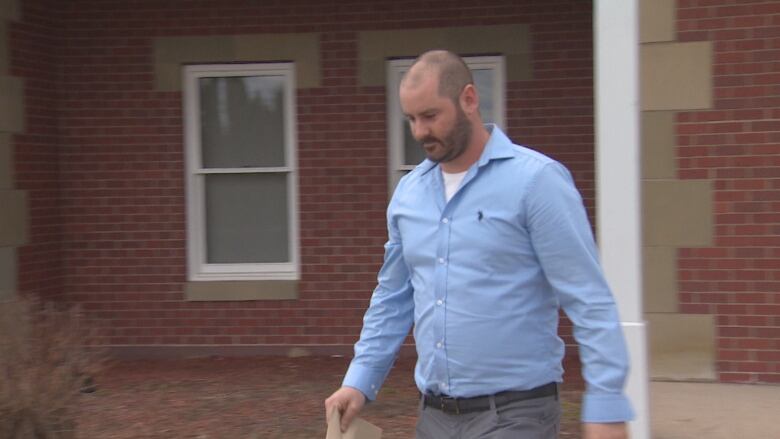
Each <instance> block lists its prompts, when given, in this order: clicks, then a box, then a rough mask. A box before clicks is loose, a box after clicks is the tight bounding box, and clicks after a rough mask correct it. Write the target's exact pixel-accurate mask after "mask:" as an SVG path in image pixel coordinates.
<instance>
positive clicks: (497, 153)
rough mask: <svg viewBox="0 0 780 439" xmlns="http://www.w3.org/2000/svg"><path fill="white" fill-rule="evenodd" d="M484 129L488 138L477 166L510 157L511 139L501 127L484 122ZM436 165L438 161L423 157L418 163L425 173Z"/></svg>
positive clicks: (511, 152)
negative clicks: (488, 134) (488, 135)
mask: <svg viewBox="0 0 780 439" xmlns="http://www.w3.org/2000/svg"><path fill="white" fill-rule="evenodd" d="M485 129H487V130H488V133H490V138H488V141H487V143H486V144H485V149H484V150H483V151H482V155H481V156H480V157H479V160H477V166H479V167H482V166H485V165H486V164H488V162H490V161H491V160H494V159H505V158H510V157H512V156H513V154H514V150H513V148H512V141H511V140H509V137H507V136H506V134H504V132H503V131H501V129H500V128H499V127H498V126H497V125H495V124H492V123H487V124H485ZM437 165H438V163H435V162H432V161H430V160H428V159H425V160H424V161H423V162H422V163H420V168H421V171H422V173H423V174H426V173H427V172H428V171H430V170H431V169H433V168H435V167H436V166H437Z"/></svg>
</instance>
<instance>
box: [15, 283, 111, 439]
mask: <svg viewBox="0 0 780 439" xmlns="http://www.w3.org/2000/svg"><path fill="white" fill-rule="evenodd" d="M86 340H87V332H86V329H85V326H84V325H83V319H82V318H81V315H80V313H79V311H78V310H77V309H76V308H71V309H57V308H56V307H55V306H54V305H53V304H51V303H43V302H41V301H39V300H34V299H22V298H19V299H13V300H9V301H2V302H0V438H2V439H6V438H8V439H62V438H69V439H70V438H73V437H75V433H74V431H75V421H76V409H77V407H78V401H77V399H78V397H79V395H80V392H81V391H83V390H84V389H83V386H84V385H85V382H87V381H89V380H90V379H91V376H92V375H93V374H95V373H96V372H97V371H98V369H100V367H101V365H102V364H103V363H104V359H105V356H104V355H103V354H102V353H101V352H100V351H98V350H95V349H92V348H90V347H89V346H88V345H87V343H86Z"/></svg>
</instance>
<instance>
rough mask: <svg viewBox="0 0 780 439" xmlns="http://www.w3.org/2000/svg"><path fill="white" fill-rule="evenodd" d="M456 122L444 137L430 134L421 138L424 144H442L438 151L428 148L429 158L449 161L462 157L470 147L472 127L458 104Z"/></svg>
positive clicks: (427, 154) (434, 160)
mask: <svg viewBox="0 0 780 439" xmlns="http://www.w3.org/2000/svg"><path fill="white" fill-rule="evenodd" d="M455 108H456V116H455V123H454V124H453V126H452V129H451V130H450V132H449V133H447V134H446V135H445V136H444V138H443V139H439V138H438V137H434V136H428V137H425V138H423V139H421V141H420V143H422V144H423V145H426V144H432V143H438V144H439V145H440V146H441V151H440V152H437V151H436V149H434V150H431V151H429V150H428V149H426V151H425V155H426V156H427V157H428V160H430V161H432V162H434V163H447V162H450V161H452V160H455V159H456V158H458V157H460V156H461V155H462V154H463V153H464V152H465V151H466V149H468V146H469V143H470V142H471V133H472V127H471V123H470V122H469V120H468V118H467V117H466V113H464V112H463V110H462V109H461V108H460V106H457V105H456V107H455Z"/></svg>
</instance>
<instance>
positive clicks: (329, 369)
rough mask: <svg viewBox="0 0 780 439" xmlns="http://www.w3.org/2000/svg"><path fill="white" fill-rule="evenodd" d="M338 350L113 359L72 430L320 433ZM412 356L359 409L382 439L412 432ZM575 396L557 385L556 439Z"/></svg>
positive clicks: (234, 438)
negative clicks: (373, 399)
mask: <svg viewBox="0 0 780 439" xmlns="http://www.w3.org/2000/svg"><path fill="white" fill-rule="evenodd" d="M348 363H349V360H348V359H346V358H339V357H298V358H282V357H253V358H201V359H187V360H153V361H151V360H149V361H121V362H115V363H113V364H112V365H111V367H109V368H108V369H106V371H105V372H103V373H102V374H100V375H99V376H97V377H96V384H97V391H96V392H94V393H86V394H82V395H81V396H80V412H79V419H78V427H77V437H78V438H81V439H92V438H116V439H130V438H134V439H136V438H139V439H140V438H144V439H158V438H159V439H163V438H165V439H171V438H196V439H211V438H219V439H244V438H247V439H266V438H285V439H298V438H306V439H310V438H324V437H325V429H326V426H325V415H324V408H323V401H324V400H325V398H327V397H328V395H330V394H331V393H332V392H333V391H334V390H335V389H336V388H337V387H338V386H339V385H340V383H341V379H342V377H343V375H344V372H345V370H346V367H347V365H348ZM413 368H414V363H413V359H400V360H399V361H398V362H397V363H396V365H395V367H394V368H393V371H392V372H391V373H390V376H389V377H388V380H387V382H386V384H385V386H384V387H383V389H382V391H381V392H380V394H379V399H378V400H377V401H376V403H372V404H370V405H369V406H367V407H366V409H365V410H364V411H363V413H362V414H361V416H362V417H364V418H365V419H367V420H368V421H370V422H372V423H374V424H376V425H378V426H379V427H381V428H382V429H383V430H384V433H383V435H382V437H383V438H384V439H409V438H413V437H414V425H415V422H416V419H417V415H416V409H417V388H416V387H415V386H414V381H413V373H412V371H413ZM580 397H581V393H580V392H578V391H573V390H564V391H563V395H562V402H563V409H564V416H563V422H562V432H561V438H567V439H569V438H579V437H580V433H579V431H580V425H579V421H578V418H579V399H580Z"/></svg>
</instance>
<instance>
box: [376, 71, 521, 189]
mask: <svg viewBox="0 0 780 439" xmlns="http://www.w3.org/2000/svg"><path fill="white" fill-rule="evenodd" d="M463 60H464V61H466V64H467V65H468V66H469V68H470V69H471V72H472V75H473V76H474V83H475V85H476V87H477V91H478V93H479V111H480V113H481V114H482V120H483V121H484V122H485V123H495V124H496V125H498V126H500V127H501V128H502V129H503V128H504V127H505V126H506V124H505V120H504V58H503V57H502V56H475V57H466V58H464V59H463ZM413 61H414V60H411V59H399V60H392V61H389V62H388V66H387V81H388V84H387V98H388V112H387V114H388V120H387V125H388V129H387V133H388V145H389V148H390V161H389V166H390V192H391V193H392V191H393V189H395V185H396V184H398V180H400V179H401V177H402V176H404V175H405V174H406V173H407V172H409V171H410V170H412V169H414V167H415V166H417V165H418V164H419V163H420V162H422V161H423V160H424V159H425V152H424V151H423V150H422V147H420V144H419V143H418V142H417V141H416V140H414V137H412V133H411V130H410V129H409V124H408V123H406V120H405V118H404V116H403V113H402V111H401V104H400V102H399V98H398V86H399V85H400V83H401V78H402V77H403V74H404V73H406V71H407V70H408V69H409V67H410V66H411V65H412V62H413Z"/></svg>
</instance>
